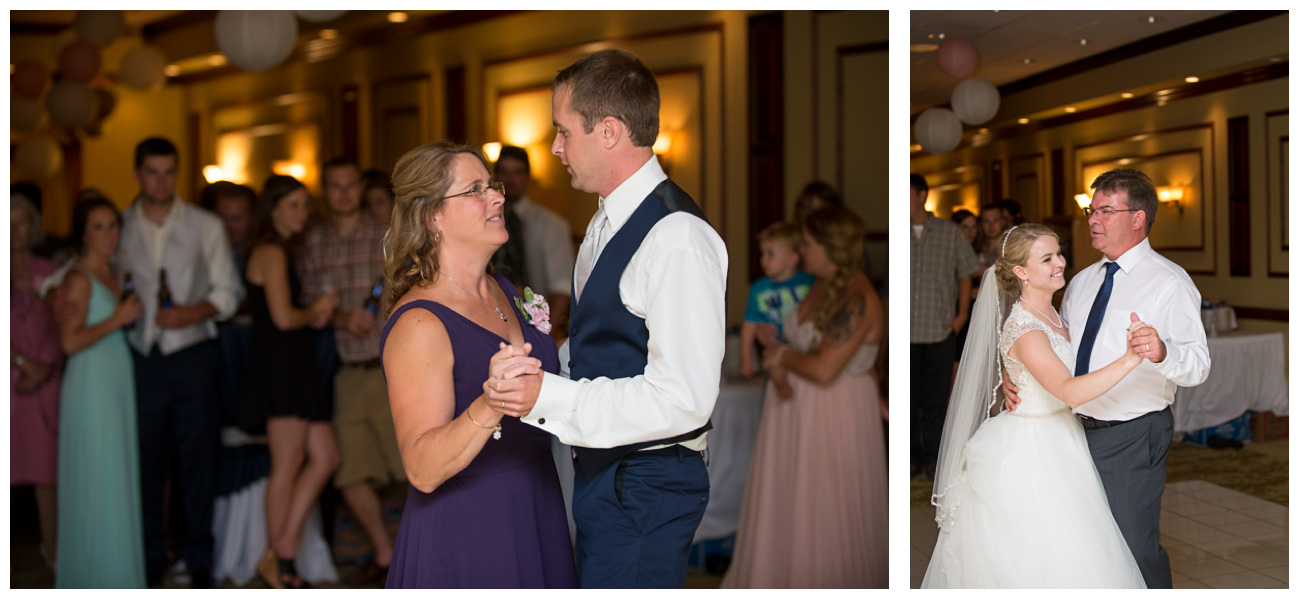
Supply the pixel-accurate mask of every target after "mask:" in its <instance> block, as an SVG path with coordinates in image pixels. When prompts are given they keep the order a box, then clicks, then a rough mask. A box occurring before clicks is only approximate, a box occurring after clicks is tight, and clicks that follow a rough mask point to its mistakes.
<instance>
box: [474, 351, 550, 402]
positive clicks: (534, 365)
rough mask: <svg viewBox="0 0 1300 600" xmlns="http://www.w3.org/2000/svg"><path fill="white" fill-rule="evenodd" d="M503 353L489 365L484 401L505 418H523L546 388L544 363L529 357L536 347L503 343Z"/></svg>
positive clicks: (495, 355)
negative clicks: (543, 379)
mask: <svg viewBox="0 0 1300 600" xmlns="http://www.w3.org/2000/svg"><path fill="white" fill-rule="evenodd" d="M498 347H499V348H500V350H498V351H497V353H496V354H494V355H492V360H491V361H490V362H489V363H488V379H487V381H485V382H483V398H484V399H485V400H486V401H487V404H488V406H490V407H492V410H495V411H497V412H499V413H501V414H503V415H506V416H511V417H522V416H524V415H527V414H528V413H530V412H532V410H533V405H535V404H537V394H538V392H540V391H541V389H542V361H541V360H539V359H536V358H533V357H531V356H529V353H530V352H532V351H533V345H532V344H530V343H526V342H525V343H524V345H523V346H512V345H510V344H506V343H505V342H501V343H500V344H499V346H498Z"/></svg>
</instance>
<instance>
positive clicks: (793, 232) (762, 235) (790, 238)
mask: <svg viewBox="0 0 1300 600" xmlns="http://www.w3.org/2000/svg"><path fill="white" fill-rule="evenodd" d="M802 238H803V232H802V231H800V230H799V226H798V225H795V224H794V223H791V222H789V221H777V222H775V223H773V224H771V225H768V226H767V227H766V228H765V229H763V231H760V232H758V242H759V243H760V244H761V243H764V242H784V243H785V244H786V245H788V246H790V250H792V251H794V252H798V251H799V242H801V241H802Z"/></svg>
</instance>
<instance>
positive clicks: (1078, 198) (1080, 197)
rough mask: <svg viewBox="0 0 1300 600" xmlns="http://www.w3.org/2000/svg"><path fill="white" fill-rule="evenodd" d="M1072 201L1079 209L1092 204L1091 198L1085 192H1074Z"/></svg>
mask: <svg viewBox="0 0 1300 600" xmlns="http://www.w3.org/2000/svg"><path fill="white" fill-rule="evenodd" d="M1074 202H1075V203H1076V204H1078V205H1079V210H1083V209H1085V208H1088V207H1089V206H1092V198H1089V197H1088V195H1087V194H1075V195H1074Z"/></svg>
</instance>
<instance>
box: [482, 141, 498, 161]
mask: <svg viewBox="0 0 1300 600" xmlns="http://www.w3.org/2000/svg"><path fill="white" fill-rule="evenodd" d="M483 155H484V156H487V159H488V162H490V163H492V164H496V162H497V159H498V158H501V142H488V143H486V144H483Z"/></svg>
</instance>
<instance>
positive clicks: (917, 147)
mask: <svg viewBox="0 0 1300 600" xmlns="http://www.w3.org/2000/svg"><path fill="white" fill-rule="evenodd" d="M910 149H911V151H912V152H920V151H921V145H920V144H912V147H911V148H910Z"/></svg>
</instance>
